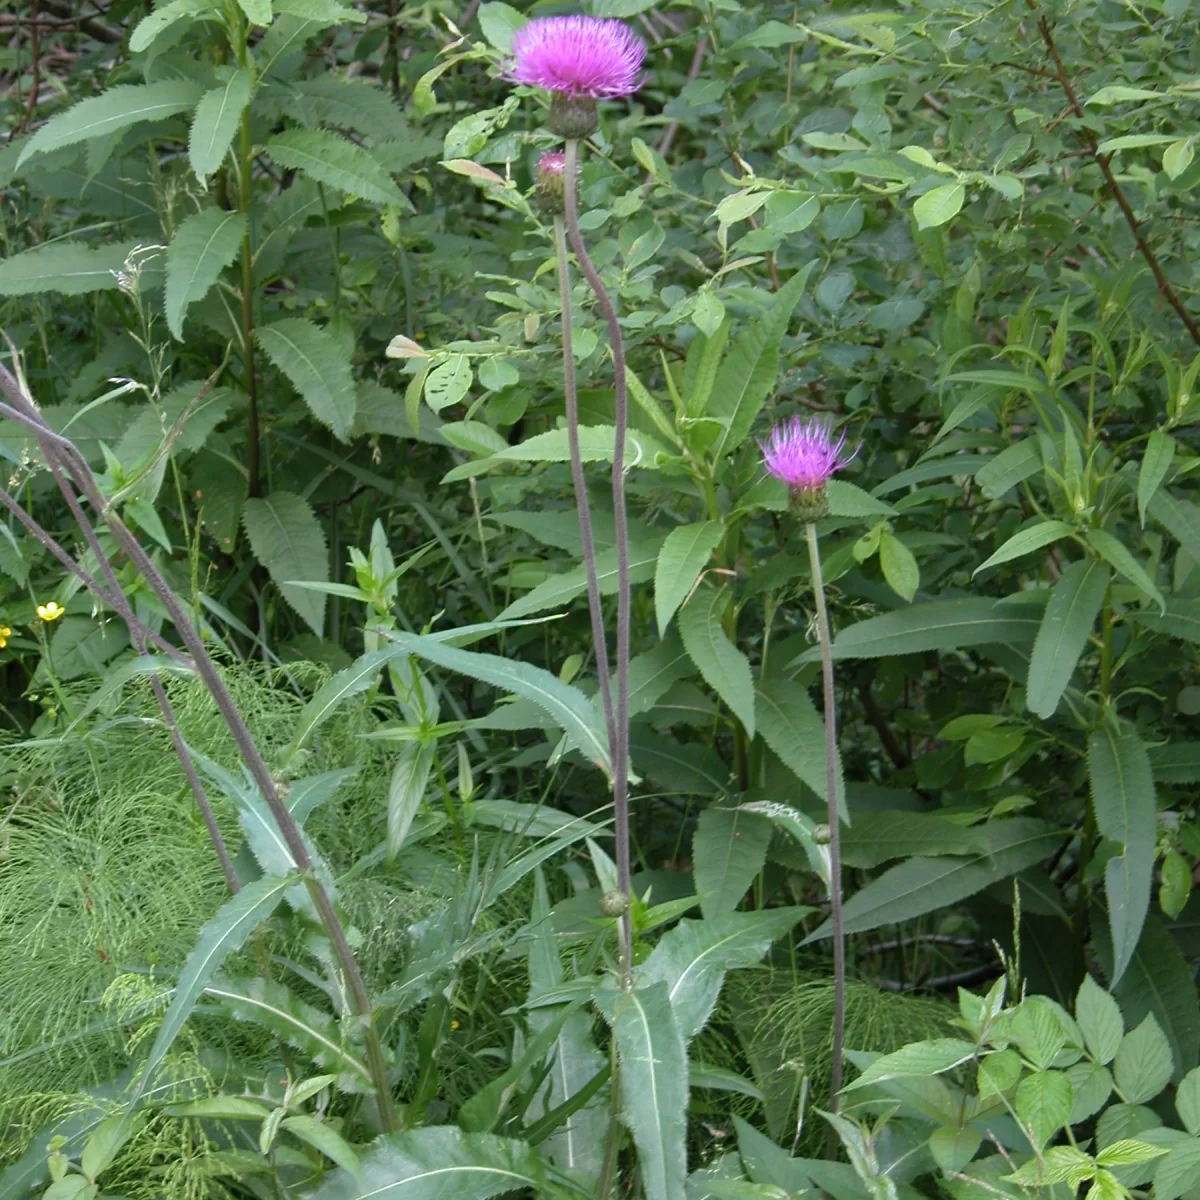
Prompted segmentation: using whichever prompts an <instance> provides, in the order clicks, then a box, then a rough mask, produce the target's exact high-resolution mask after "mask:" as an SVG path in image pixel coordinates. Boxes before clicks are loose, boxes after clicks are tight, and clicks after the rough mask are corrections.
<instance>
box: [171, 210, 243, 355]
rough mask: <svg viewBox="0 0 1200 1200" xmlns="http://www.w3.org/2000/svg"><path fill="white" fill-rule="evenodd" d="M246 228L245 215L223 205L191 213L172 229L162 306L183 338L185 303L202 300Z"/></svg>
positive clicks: (174, 330)
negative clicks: (223, 207)
mask: <svg viewBox="0 0 1200 1200" xmlns="http://www.w3.org/2000/svg"><path fill="white" fill-rule="evenodd" d="M245 232H246V216H245V214H244V213H240V212H226V211H225V210H224V209H222V208H206V209H204V210H203V211H201V212H198V213H193V214H192V215H191V216H190V217H188V218H187V219H186V220H184V221H183V222H182V223H181V224H180V226H179V228H178V229H176V231H175V236H174V237H173V238H172V239H171V244H170V246H168V247H167V286H166V299H165V303H164V308H165V310H166V314H167V327H168V328H169V329H170V330H171V333H172V334H173V335H174V336H175V337H176V338H177V339H178V340H179V341H182V340H183V321H184V317H185V316H186V315H187V310H188V306H189V305H191V304H194V303H196V301H197V300H203V299H204V297H205V296H206V295H208V290H209V288H211V287H212V285H213V284H214V283H216V282H217V280H218V278H220V275H221V272H222V271H223V270H224V269H225V268H226V267H227V266H229V264H230V263H232V262H233V260H234V259H235V258H236V257H237V253H238V251H239V250H240V249H241V246H242V238H243V237H244V236H245Z"/></svg>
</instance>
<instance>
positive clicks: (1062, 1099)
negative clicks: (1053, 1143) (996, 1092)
mask: <svg viewBox="0 0 1200 1200" xmlns="http://www.w3.org/2000/svg"><path fill="white" fill-rule="evenodd" d="M1072 1100H1073V1095H1072V1092H1071V1081H1070V1080H1069V1079H1068V1078H1067V1077H1066V1075H1064V1074H1063V1073H1062V1072H1061V1071H1035V1072H1033V1074H1031V1075H1027V1076H1026V1077H1025V1078H1024V1079H1022V1080H1021V1082H1020V1083H1019V1084H1017V1094H1016V1096H1015V1097H1014V1100H1013V1106H1014V1107H1015V1108H1016V1110H1017V1116H1018V1117H1020V1118H1021V1123H1022V1124H1023V1125H1024V1126H1025V1127H1026V1128H1028V1129H1030V1130H1031V1132H1032V1134H1033V1140H1034V1145H1035V1147H1036V1148H1037V1149H1041V1147H1042V1146H1044V1145H1045V1144H1046V1143H1047V1142H1048V1141H1049V1140H1050V1138H1051V1137H1053V1136H1054V1134H1055V1133H1057V1132H1058V1131H1059V1130H1060V1129H1061V1128H1062V1127H1063V1126H1064V1125H1065V1124H1066V1123H1067V1121H1068V1120H1069V1119H1070V1116H1071V1103H1072Z"/></svg>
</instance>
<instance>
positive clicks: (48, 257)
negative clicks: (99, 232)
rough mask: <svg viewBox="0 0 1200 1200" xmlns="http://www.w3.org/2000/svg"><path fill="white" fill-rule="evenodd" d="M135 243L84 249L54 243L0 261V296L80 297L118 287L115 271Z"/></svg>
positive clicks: (76, 244) (86, 247)
mask: <svg viewBox="0 0 1200 1200" xmlns="http://www.w3.org/2000/svg"><path fill="white" fill-rule="evenodd" d="M135 244H136V243H134V242H121V243H117V244H110V245H107V246H86V245H84V244H83V243H82V242H55V243H53V244H52V245H49V246H35V247H34V248H33V249H32V250H24V251H22V252H21V253H20V254H14V255H13V256H12V257H11V258H5V259H0V296H28V295H32V294H33V293H35V292H61V293H62V295H64V296H82V295H83V294H84V293H85V292H103V291H107V290H108V289H109V288H115V287H118V286H119V285H118V282H117V276H116V272H117V271H119V270H120V269H121V267H122V266H123V265H124V262H125V260H126V259H127V258H128V257H129V252H130V251H131V250H132V249H133V247H134V245H135Z"/></svg>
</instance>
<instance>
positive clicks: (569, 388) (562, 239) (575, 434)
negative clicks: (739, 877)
mask: <svg viewBox="0 0 1200 1200" xmlns="http://www.w3.org/2000/svg"><path fill="white" fill-rule="evenodd" d="M574 183H575V181H574V179H568V178H566V177H565V173H564V179H563V187H564V188H572V187H574ZM554 249H555V253H556V254H557V257H558V294H559V298H560V301H561V303H562V346H563V396H564V398H565V401H566V410H567V445H568V447H569V448H570V452H571V482H572V483H573V484H574V486H575V507H576V508H577V509H578V510H579V536H580V539H581V541H582V542H583V566H584V571H585V573H586V575H587V596H588V612H589V613H590V614H591V618H592V641H593V642H594V643H595V647H596V678H597V679H598V681H599V684H600V702H601V704H602V705H603V706H604V724H605V728H606V729H607V730H608V753H609V757H610V758H611V759H612V761H613V763H614V764H615V763H616V761H617V727H616V722H615V720H614V719H613V700H612V679H611V676H610V675H609V671H608V638H607V637H606V636H605V634H604V610H603V609H602V608H601V606H600V580H599V577H598V574H597V571H596V542H595V538H594V537H593V535H592V507H591V504H590V502H589V501H588V492H587V480H586V479H585V478H584V474H583V455H582V454H581V453H580V451H579V400H578V393H577V390H576V386H575V338H574V332H573V329H572V323H571V267H570V263H569V262H568V260H567V234H566V228H565V227H564V225H563V219H562V217H555V218H554ZM614 769H615V766H614Z"/></svg>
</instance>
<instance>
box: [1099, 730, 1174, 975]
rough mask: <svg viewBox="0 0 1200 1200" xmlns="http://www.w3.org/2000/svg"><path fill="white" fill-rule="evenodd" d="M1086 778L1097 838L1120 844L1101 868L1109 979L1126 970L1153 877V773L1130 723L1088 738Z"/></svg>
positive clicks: (1137, 936)
mask: <svg viewBox="0 0 1200 1200" xmlns="http://www.w3.org/2000/svg"><path fill="white" fill-rule="evenodd" d="M1088 780H1089V782H1090V784H1091V790H1092V810H1093V812H1094V813H1095V815H1096V827H1097V829H1099V831H1100V834H1101V836H1102V837H1106V838H1108V839H1110V840H1111V841H1114V842H1118V843H1120V844H1121V845H1122V846H1123V847H1124V852H1123V853H1122V854H1121V856H1120V857H1119V858H1111V859H1109V861H1108V864H1107V866H1106V867H1105V872H1104V888H1105V892H1106V894H1107V897H1108V923H1109V928H1110V929H1111V930H1112V941H1113V969H1112V974H1111V976H1110V983H1111V984H1112V985H1114V986H1115V985H1116V984H1117V983H1119V982H1120V981H1121V976H1122V975H1124V974H1125V968H1126V967H1128V966H1129V960H1130V959H1131V958H1132V957H1133V952H1134V950H1135V949H1136V948H1137V944H1138V938H1139V937H1140V936H1141V932H1142V925H1143V923H1144V922H1145V920H1146V911H1147V909H1148V908H1149V905H1150V885H1151V883H1152V881H1153V875H1154V851H1155V843H1156V840H1157V829H1156V824H1155V809H1156V804H1155V798H1154V777H1153V775H1152V773H1151V770H1150V759H1149V758H1148V756H1147V754H1146V748H1145V747H1144V746H1143V745H1142V740H1141V738H1139V737H1138V735H1137V731H1136V730H1135V729H1133V728H1132V727H1128V726H1125V727H1123V728H1122V729H1121V730H1120V731H1119V732H1118V731H1115V730H1113V729H1112V728H1110V727H1109V726H1108V725H1104V726H1103V727H1101V728H1100V729H1097V730H1096V732H1095V733H1093V734H1092V736H1091V737H1090V738H1089V739H1088Z"/></svg>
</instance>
